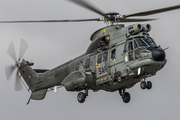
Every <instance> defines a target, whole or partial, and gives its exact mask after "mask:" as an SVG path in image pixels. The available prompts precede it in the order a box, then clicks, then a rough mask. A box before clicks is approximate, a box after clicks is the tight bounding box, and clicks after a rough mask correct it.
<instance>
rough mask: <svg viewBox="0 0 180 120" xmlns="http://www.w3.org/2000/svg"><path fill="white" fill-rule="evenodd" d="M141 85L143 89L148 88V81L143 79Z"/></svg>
mask: <svg viewBox="0 0 180 120" xmlns="http://www.w3.org/2000/svg"><path fill="white" fill-rule="evenodd" d="M140 87H141V89H143V90H144V89H145V88H146V82H145V81H142V82H141V84H140Z"/></svg>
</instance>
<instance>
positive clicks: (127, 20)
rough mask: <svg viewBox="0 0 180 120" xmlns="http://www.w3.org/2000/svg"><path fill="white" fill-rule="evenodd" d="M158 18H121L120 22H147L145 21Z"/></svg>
mask: <svg viewBox="0 0 180 120" xmlns="http://www.w3.org/2000/svg"><path fill="white" fill-rule="evenodd" d="M153 20H157V19H119V20H118V22H145V21H153Z"/></svg>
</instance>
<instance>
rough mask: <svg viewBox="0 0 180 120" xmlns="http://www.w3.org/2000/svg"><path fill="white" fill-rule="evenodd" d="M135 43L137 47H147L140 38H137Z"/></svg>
mask: <svg viewBox="0 0 180 120" xmlns="http://www.w3.org/2000/svg"><path fill="white" fill-rule="evenodd" d="M135 41H136V42H137V43H138V45H139V46H147V45H146V43H145V42H144V41H143V40H142V39H141V38H137V39H136V40H135Z"/></svg>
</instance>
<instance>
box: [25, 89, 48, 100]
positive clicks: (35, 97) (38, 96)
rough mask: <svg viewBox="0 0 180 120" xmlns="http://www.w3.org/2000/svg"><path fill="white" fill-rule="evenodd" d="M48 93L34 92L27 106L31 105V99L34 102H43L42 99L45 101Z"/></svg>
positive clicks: (44, 91) (45, 90)
mask: <svg viewBox="0 0 180 120" xmlns="http://www.w3.org/2000/svg"><path fill="white" fill-rule="evenodd" d="M46 93H47V89H43V90H39V91H36V92H32V93H31V96H30V98H29V101H28V103H27V104H29V102H30V100H31V99H32V100H42V99H44V98H45V96H46Z"/></svg>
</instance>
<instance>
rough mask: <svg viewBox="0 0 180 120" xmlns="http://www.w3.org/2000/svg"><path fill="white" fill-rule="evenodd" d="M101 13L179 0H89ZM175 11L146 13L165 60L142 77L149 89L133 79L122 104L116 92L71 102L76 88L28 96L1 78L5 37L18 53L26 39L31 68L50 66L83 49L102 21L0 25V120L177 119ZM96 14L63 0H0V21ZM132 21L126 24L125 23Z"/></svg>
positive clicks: (178, 19)
mask: <svg viewBox="0 0 180 120" xmlns="http://www.w3.org/2000/svg"><path fill="white" fill-rule="evenodd" d="M91 2H92V3H93V4H95V5H96V6H97V7H99V8H100V9H101V10H103V11H104V12H111V11H115V12H119V13H121V14H130V13H136V12H141V11H146V10H151V9H157V8H161V7H167V6H173V5H177V4H180V1H179V0H166V1H165V0H158V1H157V0H149V1H147V0H146V1H144V0H136V1H132V0H91ZM179 13H180V10H175V11H171V12H167V13H163V14H158V15H153V16H149V17H147V18H160V19H159V20H157V21H153V22H148V23H150V24H151V26H152V30H151V31H150V35H151V36H152V37H153V38H154V39H155V40H156V42H157V43H158V44H159V45H161V46H162V47H163V48H166V47H170V48H169V49H168V50H166V55H167V59H168V62H167V64H166V66H165V67H164V68H163V69H162V70H161V71H159V72H158V73H157V75H156V76H154V77H151V78H148V80H151V81H152V83H153V88H152V90H141V89H140V86H139V83H138V84H136V85H135V86H134V87H133V88H131V89H128V90H127V91H128V92H129V93H130V94H131V101H130V103H128V104H125V103H123V101H122V99H121V98H120V96H119V94H118V92H113V93H110V92H105V91H99V92H97V93H94V92H92V91H90V92H89V96H88V98H87V99H86V101H85V103H83V104H80V103H78V102H77V99H76V97H77V94H78V93H77V92H66V90H65V89H64V88H61V89H58V91H57V92H56V93H54V92H49V93H47V95H46V98H45V99H44V100H42V101H33V100H32V101H31V102H30V104H29V105H26V103H27V101H28V99H29V96H30V94H29V93H28V92H27V91H26V89H25V88H24V89H23V90H22V91H20V92H16V91H14V82H15V81H14V75H13V76H12V77H11V80H10V81H9V82H7V80H6V77H5V71H4V67H5V66H6V65H9V64H13V60H12V59H11V58H10V57H9V56H8V55H7V54H6V51H7V48H8V46H9V44H10V43H11V41H14V42H15V46H16V52H17V54H18V53H19V41H20V38H23V39H25V40H26V41H27V43H28V44H29V49H28V51H27V53H26V55H25V56H24V58H25V59H26V60H29V61H33V62H34V63H35V65H34V66H33V68H53V67H55V66H57V65H60V64H62V63H64V62H66V61H68V60H70V59H73V58H75V57H77V56H79V55H81V54H82V53H84V52H85V51H86V49H87V47H88V45H89V44H90V40H89V38H90V36H91V34H92V33H93V32H94V31H96V30H97V29H99V28H102V27H104V26H105V24H103V22H84V23H42V24H40V23H33V24H0V51H1V56H0V61H1V62H0V76H1V80H0V89H1V90H0V95H1V98H0V119H1V120H12V119H14V120H49V119H54V120H57V119H61V120H72V119H74V120H77V119H78V120H82V119H85V120H110V119H113V120H120V119H121V120H125V119H126V120H131V119H133V120H170V119H171V120H179V118H180V114H179V111H180V95H179V91H180V87H179V84H180V81H179V66H180V63H179V59H180V54H179V51H180V47H179V43H180V42H179V41H180V38H179V31H180V29H179V28H180V14H179ZM96 17H100V16H99V15H98V14H95V13H93V12H91V11H88V10H86V9H84V8H82V7H79V6H77V5H75V4H72V3H70V2H67V1H65V0H31V1H28V0H0V21H4V20H41V19H47V20H49V19H79V18H96ZM129 24H133V23H128V24H125V25H129Z"/></svg>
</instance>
